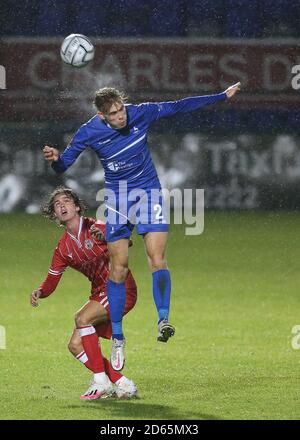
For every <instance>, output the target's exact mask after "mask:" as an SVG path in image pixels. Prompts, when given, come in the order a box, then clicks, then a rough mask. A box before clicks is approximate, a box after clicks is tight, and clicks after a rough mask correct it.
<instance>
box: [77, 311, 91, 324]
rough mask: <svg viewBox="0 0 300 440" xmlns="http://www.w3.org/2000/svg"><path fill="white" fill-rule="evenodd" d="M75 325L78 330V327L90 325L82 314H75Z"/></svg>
mask: <svg viewBox="0 0 300 440" xmlns="http://www.w3.org/2000/svg"><path fill="white" fill-rule="evenodd" d="M75 324H76V327H77V328H79V327H83V326H84V325H90V324H91V323H90V322H89V320H88V319H87V318H86V317H85V315H84V314H81V313H76V315H75Z"/></svg>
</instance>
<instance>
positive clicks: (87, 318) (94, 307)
mask: <svg viewBox="0 0 300 440" xmlns="http://www.w3.org/2000/svg"><path fill="white" fill-rule="evenodd" d="M107 319H108V318H107V311H106V310H105V308H104V307H103V305H102V304H100V303H99V302H98V301H94V300H89V301H88V302H87V303H85V304H84V305H83V306H82V307H81V309H79V310H78V311H77V312H76V315H75V322H76V325H77V326H81V325H96V324H101V323H103V322H106V321H107Z"/></svg>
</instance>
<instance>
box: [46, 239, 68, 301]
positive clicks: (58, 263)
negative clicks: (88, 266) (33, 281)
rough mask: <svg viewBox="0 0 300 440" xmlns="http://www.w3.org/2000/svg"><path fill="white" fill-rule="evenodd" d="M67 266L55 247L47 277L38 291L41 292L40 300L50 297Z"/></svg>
mask: <svg viewBox="0 0 300 440" xmlns="http://www.w3.org/2000/svg"><path fill="white" fill-rule="evenodd" d="M67 266H68V264H67V262H66V261H65V260H64V258H63V257H62V255H61V254H60V251H59V248H58V247H56V248H55V251H54V254H53V257H52V262H51V266H50V268H49V271H48V275H47V277H46V279H45V280H44V282H43V283H42V284H41V285H40V287H39V290H41V292H42V295H41V296H40V298H46V297H47V296H49V295H51V293H52V292H54V290H55V289H56V287H57V285H58V283H59V281H60V279H61V276H62V274H63V272H64V271H65V269H66V268H67Z"/></svg>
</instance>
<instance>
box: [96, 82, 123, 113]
mask: <svg viewBox="0 0 300 440" xmlns="http://www.w3.org/2000/svg"><path fill="white" fill-rule="evenodd" d="M127 99H128V98H127V96H126V94H125V93H124V92H121V91H120V90H117V89H115V88H114V87H103V89H99V90H97V91H96V93H95V98H94V105H95V107H96V108H97V110H98V111H99V112H103V113H107V112H108V111H109V109H110V107H111V106H112V105H113V104H115V103H116V102H119V103H123V102H126V101H127Z"/></svg>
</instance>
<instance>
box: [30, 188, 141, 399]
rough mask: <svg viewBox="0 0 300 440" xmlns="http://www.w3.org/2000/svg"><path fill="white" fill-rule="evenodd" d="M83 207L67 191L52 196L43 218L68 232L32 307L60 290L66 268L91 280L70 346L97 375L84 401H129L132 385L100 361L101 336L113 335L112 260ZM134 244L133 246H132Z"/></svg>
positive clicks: (129, 282) (130, 286) (129, 293)
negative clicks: (109, 398) (111, 398)
mask: <svg viewBox="0 0 300 440" xmlns="http://www.w3.org/2000/svg"><path fill="white" fill-rule="evenodd" d="M84 210H85V206H84V203H83V202H82V200H80V199H79V197H78V196H77V194H76V193H74V191H72V190H71V189H69V188H64V187H59V188H57V189H56V190H55V191H53V193H52V194H51V195H50V197H49V200H48V202H47V203H46V204H45V206H44V207H43V213H44V215H46V216H47V217H49V218H50V219H52V220H56V221H57V222H58V223H59V224H61V225H63V226H64V227H65V231H64V233H63V235H62V237H61V238H60V240H59V242H58V245H57V247H56V248H55V250H54V253H53V257H52V263H51V266H50V269H49V272H48V275H47V278H46V279H45V281H44V282H43V283H42V284H41V286H40V287H39V288H38V289H37V290H34V291H33V292H32V294H31V296H30V303H31V305H32V306H33V307H37V306H38V301H39V298H46V297H47V296H49V295H50V294H51V293H52V292H53V291H54V290H55V289H56V287H57V285H58V283H59V281H60V279H61V276H62V274H63V272H64V271H65V269H66V268H67V267H72V268H73V269H75V270H77V271H79V272H81V273H82V274H83V275H85V276H86V277H87V278H88V279H89V280H90V281H91V296H90V297H89V301H88V302H87V303H86V304H84V306H83V307H82V308H81V309H80V310H79V311H78V312H77V313H76V315H75V324H76V328H75V329H74V331H73V334H72V337H71V339H70V342H69V346H68V348H69V350H70V352H71V353H72V354H73V355H74V356H75V357H76V359H78V360H79V361H80V362H82V363H83V364H84V365H85V366H86V367H87V368H89V369H90V370H91V371H92V372H93V373H94V378H93V381H92V384H91V386H90V387H89V389H88V390H87V391H86V392H85V393H84V394H83V395H82V396H81V399H84V400H92V399H98V398H100V397H107V396H111V395H117V397H125V398H130V397H134V396H136V395H137V389H136V386H135V385H134V383H133V382H132V381H131V380H129V379H127V378H126V377H125V376H123V375H122V374H121V373H120V372H118V371H115V370H113V368H112V366H111V364H110V362H109V361H108V360H107V359H105V358H104V357H103V356H102V353H101V347H100V345H99V337H103V338H106V339H110V338H111V335H112V331H111V322H110V319H109V305H108V299H107V288H106V284H107V280H108V278H109V255H108V249H107V244H106V241H104V232H105V225H104V224H103V223H100V222H97V221H96V220H95V219H93V218H87V217H83V212H84ZM130 244H131V243H130ZM125 284H126V306H125V313H124V314H126V313H127V312H128V311H129V310H131V309H132V308H133V307H134V305H135V302H136V296H137V288H136V284H135V281H134V278H133V276H132V274H131V272H130V271H129V273H128V276H127V279H126V283H125Z"/></svg>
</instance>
